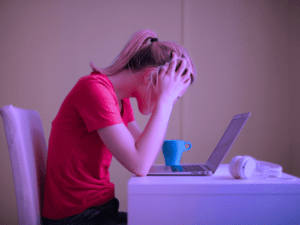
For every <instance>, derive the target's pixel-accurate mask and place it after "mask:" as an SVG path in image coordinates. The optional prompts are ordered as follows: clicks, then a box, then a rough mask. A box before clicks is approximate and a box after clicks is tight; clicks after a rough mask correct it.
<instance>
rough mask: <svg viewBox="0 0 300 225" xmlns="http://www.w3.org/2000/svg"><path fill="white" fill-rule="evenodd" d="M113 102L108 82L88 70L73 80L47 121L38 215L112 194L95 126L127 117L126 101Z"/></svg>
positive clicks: (54, 214) (69, 211)
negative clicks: (41, 207) (60, 102)
mask: <svg viewBox="0 0 300 225" xmlns="http://www.w3.org/2000/svg"><path fill="white" fill-rule="evenodd" d="M122 105H123V109H122V112H120V110H119V105H118V100H117V97H116V94H115V92H114V89H113V86H112V83H111V82H110V80H109V79H108V78H107V77H106V76H105V75H102V74H100V73H95V72H93V73H91V75H89V76H85V77H83V78H81V79H79V81H78V82H77V84H76V85H75V86H74V88H73V89H72V90H71V92H70V93H69V94H68V95H67V97H66V98H65V100H64V102H63V103H62V105H61V108H60V110H59V112H58V114H57V116H56V118H55V119H54V120H53V122H52V129H51V134H50V138H49V149H48V162H47V175H46V181H45V190H44V199H43V216H44V217H46V218H49V219H54V220H57V219H62V218H65V217H68V216H72V215H76V214H79V213H81V212H83V211H85V210H86V209H87V208H90V207H92V206H97V205H103V204H105V203H106V202H108V201H109V200H111V199H113V198H114V184H113V183H111V182H110V177H109V171H108V168H109V166H110V163H111V159H112V154H111V153H110V152H109V150H108V149H107V148H106V146H105V145H104V144H103V142H102V140H101V139H100V137H99V135H98V133H97V130H98V129H99V128H103V127H107V126H111V125H114V124H120V123H124V124H125V125H126V126H127V124H128V122H130V121H133V120H134V117H133V111H132V108H131V105H130V101H129V99H124V100H122Z"/></svg>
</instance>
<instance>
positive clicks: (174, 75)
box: [157, 52, 191, 104]
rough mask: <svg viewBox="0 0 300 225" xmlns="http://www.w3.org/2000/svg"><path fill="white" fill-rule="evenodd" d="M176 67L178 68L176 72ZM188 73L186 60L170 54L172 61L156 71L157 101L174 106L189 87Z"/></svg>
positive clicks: (173, 53)
mask: <svg viewBox="0 0 300 225" xmlns="http://www.w3.org/2000/svg"><path fill="white" fill-rule="evenodd" d="M178 61H179V62H178ZM178 63H179V67H178V66H177V65H178ZM176 67H178V68H177V70H176ZM190 73H191V69H190V67H189V66H187V60H186V59H184V58H179V57H178V56H177V55H176V54H175V52H172V60H171V61H170V62H169V63H166V64H165V65H164V66H162V67H161V68H160V70H159V71H158V82H157V95H158V101H163V102H164V103H168V102H170V103H172V104H174V103H175V102H176V100H177V99H178V98H179V97H181V96H182V95H183V93H184V92H185V91H186V90H187V88H188V86H189V85H190V81H191V80H190V79H191V78H190Z"/></svg>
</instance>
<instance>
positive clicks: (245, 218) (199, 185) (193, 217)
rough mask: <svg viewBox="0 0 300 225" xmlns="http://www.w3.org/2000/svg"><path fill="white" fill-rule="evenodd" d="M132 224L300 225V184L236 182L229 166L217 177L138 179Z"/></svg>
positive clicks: (132, 187)
mask: <svg viewBox="0 0 300 225" xmlns="http://www.w3.org/2000/svg"><path fill="white" fill-rule="evenodd" d="M128 224H129V225H134V224H139V225H140V224H142V225H147V224H151V225H158V224H164V225H166V224H172V225H175V224H185V225H186V224H300V179H299V178H297V177H294V176H291V175H288V174H285V173H283V174H282V176H281V177H280V178H266V179H263V178H251V179H248V180H236V179H233V178H232V177H231V176H230V174H229V170H228V164H222V165H220V167H219V168H218V170H217V171H216V173H215V174H214V175H213V176H207V177H191V176H185V177H174V176H147V177H135V176H133V177H132V178H131V179H130V180H129V182H128Z"/></svg>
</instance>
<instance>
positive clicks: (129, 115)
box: [122, 98, 134, 126]
mask: <svg viewBox="0 0 300 225" xmlns="http://www.w3.org/2000/svg"><path fill="white" fill-rule="evenodd" d="M123 108H124V113H123V116H122V118H123V122H124V124H125V125H126V126H127V124H128V123H129V122H131V121H134V115H133V109H132V107H131V104H130V100H129V98H126V99H123Z"/></svg>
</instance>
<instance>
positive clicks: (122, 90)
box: [107, 70, 138, 103]
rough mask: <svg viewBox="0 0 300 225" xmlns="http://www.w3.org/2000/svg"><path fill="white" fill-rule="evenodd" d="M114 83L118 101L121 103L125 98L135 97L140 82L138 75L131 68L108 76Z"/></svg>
mask: <svg viewBox="0 0 300 225" xmlns="http://www.w3.org/2000/svg"><path fill="white" fill-rule="evenodd" d="M107 77H108V79H109V80H110V82H111V83H112V85H113V88H114V91H115V93H116V96H117V99H118V102H119V103H120V102H121V100H122V99H124V98H130V97H133V93H134V92H135V87H136V84H137V83H138V76H137V74H136V73H132V72H130V71H129V70H123V71H121V72H119V73H117V74H115V75H112V76H107Z"/></svg>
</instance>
